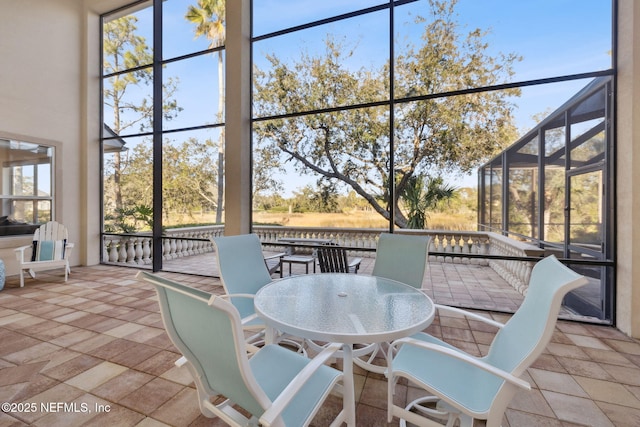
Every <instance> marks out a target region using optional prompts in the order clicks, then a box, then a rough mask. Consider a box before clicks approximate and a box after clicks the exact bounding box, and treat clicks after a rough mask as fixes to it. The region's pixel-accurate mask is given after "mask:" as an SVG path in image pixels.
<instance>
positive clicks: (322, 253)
mask: <svg viewBox="0 0 640 427" xmlns="http://www.w3.org/2000/svg"><path fill="white" fill-rule="evenodd" d="M318 264H319V265H320V271H321V272H322V273H348V272H349V261H348V259H347V251H346V250H345V249H344V248H342V247H340V246H338V245H336V244H334V243H327V244H324V245H322V247H319V248H318Z"/></svg>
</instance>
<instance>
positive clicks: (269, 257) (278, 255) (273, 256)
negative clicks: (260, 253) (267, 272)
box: [264, 252, 287, 261]
mask: <svg viewBox="0 0 640 427" xmlns="http://www.w3.org/2000/svg"><path fill="white" fill-rule="evenodd" d="M286 254H287V253H286V252H280V253H277V254H274V255H268V256H266V257H264V260H265V261H266V260H269V259H275V258H282V257H283V256H285V255H286Z"/></svg>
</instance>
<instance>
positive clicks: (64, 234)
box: [15, 221, 74, 287]
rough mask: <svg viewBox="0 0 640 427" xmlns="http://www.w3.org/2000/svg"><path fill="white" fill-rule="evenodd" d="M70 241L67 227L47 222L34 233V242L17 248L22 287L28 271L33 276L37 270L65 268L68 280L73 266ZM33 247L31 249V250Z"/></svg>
mask: <svg viewBox="0 0 640 427" xmlns="http://www.w3.org/2000/svg"><path fill="white" fill-rule="evenodd" d="M73 246H74V245H73V243H70V242H69V232H68V231H67V228H66V227H65V226H64V225H62V224H59V223H57V222H55V221H50V222H47V223H45V224H43V225H41V226H40V228H38V229H37V230H36V231H35V232H34V233H33V243H32V244H31V245H28V246H22V247H19V248H16V249H15V253H16V259H17V260H18V268H19V272H20V287H23V286H24V273H25V271H27V272H28V273H29V275H30V276H31V277H32V278H35V277H36V272H37V271H46V270H52V269H54V268H63V269H64V281H65V282H66V281H67V278H68V276H69V273H71V268H70V267H69V257H70V256H71V251H72V249H73ZM29 249H31V251H29Z"/></svg>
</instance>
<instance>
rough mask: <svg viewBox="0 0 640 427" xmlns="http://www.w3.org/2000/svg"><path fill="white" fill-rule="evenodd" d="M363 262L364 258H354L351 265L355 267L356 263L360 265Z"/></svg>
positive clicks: (350, 262)
mask: <svg viewBox="0 0 640 427" xmlns="http://www.w3.org/2000/svg"><path fill="white" fill-rule="evenodd" d="M361 262H362V258H353V259H352V260H350V261H349V267H355V266H356V265H360V263H361Z"/></svg>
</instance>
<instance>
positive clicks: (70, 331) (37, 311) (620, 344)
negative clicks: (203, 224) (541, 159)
mask: <svg viewBox="0 0 640 427" xmlns="http://www.w3.org/2000/svg"><path fill="white" fill-rule="evenodd" d="M183 262H184V260H183ZM182 267H183V269H184V265H183V266H182ZM472 267H473V266H468V267H465V268H462V267H458V266H456V268H450V266H444V265H443V266H441V267H439V266H437V265H435V264H434V265H431V266H430V270H429V273H428V275H429V280H431V281H430V282H429V284H427V288H429V287H430V292H433V295H435V296H436V298H437V299H438V301H440V302H442V301H444V300H445V299H446V298H451V299H452V301H455V300H456V299H458V300H459V299H461V298H466V295H467V294H473V295H474V298H476V297H475V295H476V292H477V289H476V287H477V282H476V286H472V283H473V280H474V278H473V277H472V276H474V275H476V276H475V280H488V281H492V280H494V278H491V277H487V272H482V271H476V269H475V268H472ZM192 272H193V271H192ZM135 273H136V270H135V269H129V268H121V267H113V266H104V265H101V266H93V267H79V268H74V269H73V271H72V274H71V276H70V279H69V281H68V282H67V283H64V281H63V279H62V276H61V274H60V273H57V272H51V273H41V274H39V275H38V279H37V280H32V279H27V280H26V285H25V287H24V288H18V287H17V286H18V280H17V277H10V278H9V279H8V281H7V284H6V287H5V289H4V290H3V291H1V292H0V343H1V345H0V401H1V402H11V403H15V404H31V403H34V404H35V409H36V410H35V411H31V412H27V411H26V410H24V407H21V408H22V410H21V411H14V412H6V411H5V412H0V426H23V425H35V426H58V425H59V426H77V425H86V426H163V425H169V426H205V425H206V426H217V425H221V423H220V421H219V420H217V419H213V420H212V419H207V418H205V417H203V416H202V415H201V414H200V412H199V409H198V406H197V403H196V391H195V388H194V387H193V385H192V383H191V381H190V380H189V377H188V375H187V373H186V372H185V371H183V370H180V369H178V368H176V367H175V366H174V365H173V362H174V361H175V360H176V359H177V358H178V354H177V352H176V350H175V349H174V347H173V345H172V344H171V343H170V341H169V340H168V338H167V336H166V334H165V333H164V329H163V327H162V323H161V319H160V314H159V308H158V304H157V299H156V295H155V292H154V290H153V289H152V288H150V287H149V286H148V285H146V284H143V283H139V282H137V281H136V280H135V279H134V275H135ZM362 274H366V270H364V271H363V272H362ZM162 275H164V276H166V277H170V278H173V279H177V280H180V281H182V282H185V283H188V284H190V285H191V286H194V287H198V288H201V289H204V290H207V291H209V292H215V293H219V292H221V290H222V289H221V286H220V284H219V281H218V280H216V279H214V278H211V277H201V276H193V275H183V274H177V273H168V272H166V273H162ZM445 279H446V280H447V281H448V282H447V283H448V284H449V285H451V286H450V287H449V290H446V289H444V290H442V289H440V288H441V287H442V286H444V284H445ZM461 283H462V284H464V286H462V285H461ZM457 285H461V286H457ZM465 287H466V288H468V289H469V290H462V289H463V288H465ZM445 288H446V286H445ZM458 289H461V290H460V291H458ZM490 294H491V295H490V296H491V297H492V301H493V303H495V302H496V298H497V297H496V296H495V295H494V294H493V293H492V292H491V293H490ZM440 298H442V299H440ZM483 299H484V296H483V297H482V298H481V297H480V296H478V297H477V301H478V302H479V303H485V302H484V301H483ZM486 315H487V316H490V317H492V318H495V319H498V320H500V321H504V320H505V319H506V318H507V317H508V315H506V314H499V313H493V312H487V313H486ZM428 331H429V332H431V333H432V334H434V335H436V336H439V337H443V338H444V339H445V340H447V341H449V342H451V343H453V344H455V345H458V346H461V347H463V348H465V349H466V350H467V351H470V352H473V353H475V354H480V353H481V352H483V351H485V350H486V348H487V345H488V343H489V342H490V340H491V336H492V334H491V332H490V331H487V330H486V329H483V328H479V326H478V325H477V324H476V323H474V322H467V321H465V320H463V319H460V318H451V317H436V319H435V321H434V323H433V324H432V325H431V326H430V327H429V329H428ZM355 371H356V387H357V390H356V399H357V402H358V406H357V419H358V425H359V426H363V427H364V426H366V427H370V426H381V425H387V423H386V412H385V408H386V381H385V379H384V377H383V376H381V375H376V374H371V373H367V372H365V371H362V370H360V369H358V368H356V369H355ZM525 379H526V380H527V381H529V382H531V384H532V386H533V390H532V391H531V392H529V393H525V392H521V393H520V394H518V395H517V396H516V398H515V399H514V400H513V401H512V402H511V404H510V406H509V408H508V410H507V412H506V415H505V420H504V423H503V426H511V427H514V426H532V425H546V426H577V425H584V426H637V425H640V342H638V341H637V340H633V339H630V338H628V337H627V336H625V335H624V334H623V333H621V332H620V331H618V330H616V329H615V328H611V327H606V326H599V325H590V324H579V323H575V322H569V321H562V320H561V321H559V322H558V326H557V328H556V332H555V334H554V337H553V339H552V342H551V343H550V344H549V346H548V347H547V350H546V352H545V354H543V356H541V357H540V359H539V360H538V361H537V362H536V363H535V364H534V365H533V366H532V367H531V368H530V369H529V370H528V371H527V374H526V375H525ZM417 393H418V390H417V389H414V388H413V387H410V386H407V385H401V386H400V387H399V388H398V389H397V396H396V397H397V399H398V400H399V401H407V400H410V399H413V398H415V397H416V394H417ZM40 403H44V404H47V405H48V406H47V408H43V407H42V406H40ZM65 404H67V405H66V406H65ZM72 404H75V406H73V405H72ZM83 405H86V406H83ZM83 407H86V408H88V410H87V411H83ZM44 409H48V410H44ZM73 409H75V410H76V412H73V411H72V410H73ZM96 409H102V410H101V411H99V410H96ZM107 409H108V411H107ZM335 411H336V401H335V400H330V401H329V402H328V403H327V404H326V405H325V407H324V408H323V409H322V410H321V413H320V414H319V415H318V416H317V418H316V420H315V422H314V425H315V426H324V425H326V419H327V417H328V415H330V414H332V413H335ZM390 425H398V422H397V420H394V422H393V423H391V424H390Z"/></svg>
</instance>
